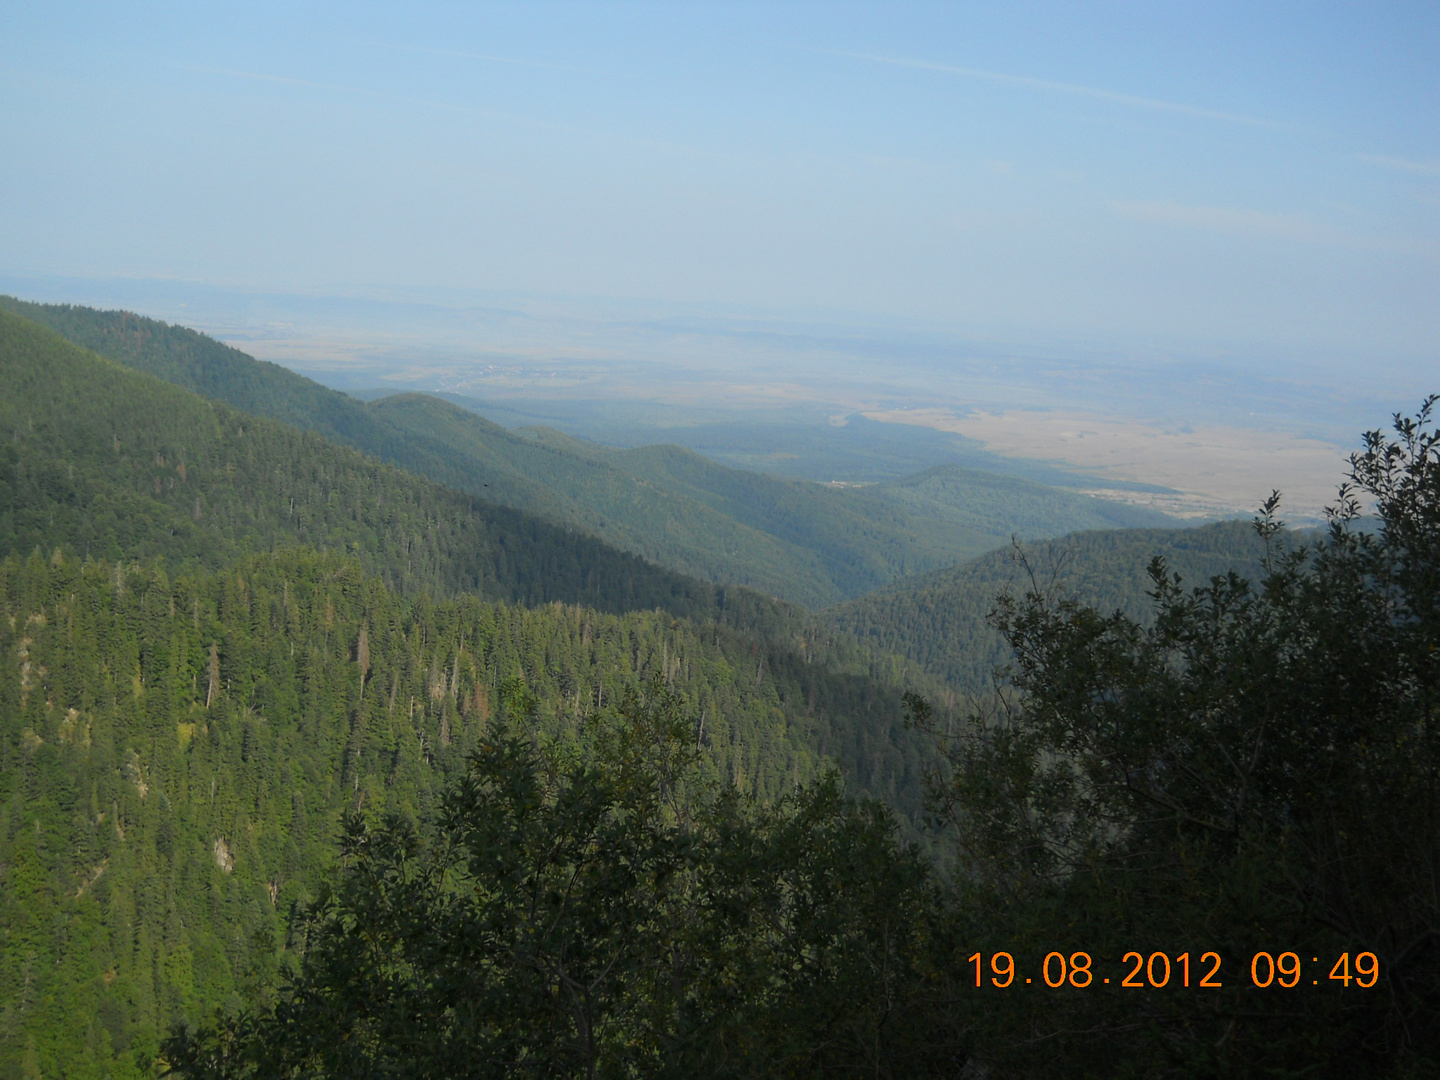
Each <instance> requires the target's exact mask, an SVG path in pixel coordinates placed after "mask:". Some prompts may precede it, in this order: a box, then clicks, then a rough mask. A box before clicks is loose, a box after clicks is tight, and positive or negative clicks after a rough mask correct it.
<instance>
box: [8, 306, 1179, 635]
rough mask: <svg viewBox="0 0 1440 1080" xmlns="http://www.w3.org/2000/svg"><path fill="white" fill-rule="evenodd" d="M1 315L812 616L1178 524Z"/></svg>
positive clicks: (1037, 491) (997, 487) (128, 333)
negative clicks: (872, 593) (838, 477)
mask: <svg viewBox="0 0 1440 1080" xmlns="http://www.w3.org/2000/svg"><path fill="white" fill-rule="evenodd" d="M0 308H4V309H6V310H9V311H11V312H13V313H16V314H19V315H23V316H24V317H26V318H29V319H32V320H34V321H36V322H40V323H43V324H44V325H47V326H49V327H51V328H52V329H53V330H55V331H56V332H57V333H60V334H61V335H63V336H64V337H66V338H67V339H68V340H70V341H72V342H74V343H76V344H79V345H81V346H84V347H85V348H87V349H92V350H94V351H95V352H97V353H99V354H101V355H102V356H106V357H109V358H110V359H113V360H115V361H117V362H119V363H121V364H125V365H127V366H130V367H134V368H137V369H139V370H143V371H147V372H150V373H151V374H154V375H157V376H159V377H160V378H162V379H165V380H166V381H168V382H172V383H175V384H177V385H179V386H183V387H185V388H186V389H189V390H192V391H194V392H196V393H198V394H200V395H202V396H204V397H207V398H212V399H215V400H217V401H221V402H224V403H226V404H228V405H230V406H231V407H232V408H236V409H239V410H241V411H243V412H247V413H251V414H255V415H260V416H266V417H270V418H273V419H277V420H281V421H283V422H285V423H287V424H291V425H294V426H296V427H300V428H303V429H305V430H308V431H314V432H317V433H319V434H321V435H324V436H325V437H326V438H328V439H330V440H332V441H335V442H339V443H341V444H343V445H346V446H350V447H352V448H355V449H359V450H362V451H364V452H365V453H367V454H371V455H373V456H375V457H378V458H379V459H381V460H382V461H386V462H389V463H391V464H394V465H398V466H400V467H402V468H404V469H407V470H409V471H410V472H413V473H418V474H419V475H422V476H426V477H429V478H430V479H432V480H435V481H436V482H438V483H441V484H445V485H448V486H449V487H452V488H454V489H456V490H459V491H465V492H468V493H469V494H471V495H476V496H480V497H482V498H484V499H485V500H486V501H488V502H493V503H499V504H501V505H504V506H509V507H512V508H515V509H519V510H523V511H526V512H529V513H534V514H539V515H542V516H543V517H545V518H548V519H549V520H551V521H554V522H558V523H560V524H563V525H566V526H569V527H572V528H576V529H579V530H581V531H583V532H585V533H588V534H591V535H594V536H599V537H601V538H603V539H605V540H608V541H609V542H610V543H611V544H613V545H615V546H617V547H620V548H622V549H624V550H627V551H630V552H633V553H636V554H639V555H641V556H643V557H645V558H647V559H649V560H652V561H654V562H656V563H658V564H660V565H662V566H666V567H669V568H671V569H674V570H677V571H679V572H681V573H684V574H687V575H692V576H695V577H700V578H703V579H706V580H709V581H714V582H727V583H733V584H740V585H749V586H752V587H754V588H756V589H759V590H762V591H763V592H765V593H768V594H771V595H774V596H780V597H784V598H786V599H790V600H793V601H796V602H799V603H803V604H806V605H808V606H811V607H817V606H822V605H824V604H828V603H833V602H835V601H838V600H842V599H845V598H847V597H853V596H857V595H859V594H861V593H864V592H867V591H869V590H871V589H873V588H876V587H877V586H880V585H883V584H885V583H887V582H889V581H892V580H894V579H896V578H897V577H902V576H905V575H909V574H915V573H920V572H923V571H927V570H932V569H936V568H938V567H941V566H946V565H949V564H951V563H954V562H956V561H958V560H960V559H963V558H966V557H968V556H971V555H975V554H978V553H980V552H983V551H986V550H988V549H990V548H993V547H997V546H1000V545H1003V544H1004V543H1005V542H1007V541H1008V540H1009V538H1010V536H1011V535H1012V534H1015V535H1019V536H1021V537H1022V538H1039V537H1046V536H1057V535H1060V534H1063V533H1068V532H1073V531H1076V530H1080V529H1097V528H1098V529H1104V528H1116V527H1128V526H1142V525H1163V524H1167V523H1169V519H1167V518H1165V516H1164V515H1161V514H1157V513H1154V512H1151V511H1147V510H1143V509H1139V508H1135V507H1128V506H1124V505H1122V504H1119V503H1113V502H1108V501H1106V500H1103V499H1095V498H1089V497H1085V496H1079V495H1075V494H1073V493H1071V492H1067V491H1063V490H1060V489H1058V488H1054V487H1047V486H1046V485H1044V484H1038V483H1034V482H1030V481H1021V480H1015V479H1011V478H1007V479H1003V480H1002V479H999V478H996V477H994V476H991V475H989V474H985V473H979V472H974V471H969V470H965V469H959V468H955V467H953V466H949V467H945V468H942V469H937V470H927V471H926V472H924V473H921V474H919V475H917V476H915V477H911V478H908V479H905V480H901V481H898V482H896V483H893V484H879V485H875V486H872V487H863V488H835V487H829V486H826V485H823V484H816V483H811V482H806V481H799V480H788V479H782V478H778V477H774V476H768V475H765V474H761V473H756V472H750V471H745V470H742V469H734V468H727V467H725V466H722V465H717V464H715V463H714V462H711V461H709V460H707V459H706V458H703V457H701V456H700V455H698V454H695V453H692V452H691V451H688V450H684V449H681V448H680V447H676V446H652V447H642V448H638V449H633V450H613V449H609V448H606V447H602V446H599V445H597V444H594V443H587V442H583V441H581V440H577V439H571V438H568V437H566V436H564V435H561V434H560V433H558V432H554V431H550V430H547V429H530V430H522V431H518V432H511V431H507V430H506V429H504V428H502V427H500V426H499V425H497V424H493V423H490V422H489V421H486V420H484V419H482V418H480V417H479V416H477V415H475V414H474V413H472V412H469V411H467V410H465V409H462V408H459V407H458V406H455V405H452V404H450V403H448V402H445V401H442V400H441V399H439V398H435V397H429V396H426V395H420V394H398V395H394V396H392V397H388V398H382V399H381V400H380V401H377V402H374V403H372V404H369V405H367V404H365V403H363V402H360V401H357V400H355V399H354V398H351V397H348V396H346V395H345V394H341V393H338V392H337V391H334V390H330V389H327V388H326V387H323V386H320V385H319V384H318V383H315V382H312V381H311V380H309V379H306V378H304V377H302V376H300V375H297V374H295V373H293V372H290V371H286V370H285V369H284V368H281V367H278V366H277V365H275V364H269V363H264V362H261V361H257V360H255V359H253V358H251V357H249V356H247V355H246V354H244V353H243V352H240V351H239V350H237V349H234V348H231V347H229V346H227V345H223V344H221V343H220V342H218V341H215V340H214V339H212V338H209V337H206V336H205V335H203V334H199V333H196V332H195V331H193V330H189V329H186V328H185V327H181V326H172V325H168V324H166V323H163V322H159V321H156V320H154V319H147V318H143V317H141V316H138V315H133V314H131V313H129V312H123V311H96V310H94V309H92V308H84V307H72V306H69V305H47V304H32V303H26V302H23V301H19V300H16V299H14V298H11V297H0Z"/></svg>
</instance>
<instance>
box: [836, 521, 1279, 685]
mask: <svg viewBox="0 0 1440 1080" xmlns="http://www.w3.org/2000/svg"><path fill="white" fill-rule="evenodd" d="M1020 550H1021V551H1023V553H1024V562H1023V563H1022V562H1021V561H1020V560H1019V559H1017V558H1016V553H1015V551H1013V550H1002V551H994V552H990V553H989V554H986V555H982V556H980V557H979V558H977V559H972V560H970V561H969V562H965V563H961V564H960V565H958V566H954V567H950V568H948V569H946V570H940V571H937V572H935V573H931V574H925V575H922V576H920V577H918V578H916V579H914V580H911V581H906V582H900V583H897V584H896V585H893V586H891V587H889V588H886V589H882V590H879V591H877V592H874V593H872V594H870V595H869V596H863V597H861V598H860V599H858V600H852V601H850V602H849V603H846V604H840V605H838V606H836V607H833V608H831V609H829V610H828V611H826V612H825V613H824V616H823V617H824V619H825V622H826V624H827V625H828V626H829V627H830V628H831V629H832V630H835V631H837V632H843V633H846V634H852V635H854V636H855V637H856V638H858V639H859V640H860V641H861V642H862V643H864V644H867V645H869V646H870V647H872V648H874V649H876V650H877V651H881V652H885V653H894V654H897V655H899V656H903V657H905V658H906V659H908V660H910V661H912V662H913V663H915V664H917V665H919V666H920V667H921V668H923V669H924V670H925V671H927V672H929V673H930V674H931V675H933V676H935V677H937V678H940V679H943V680H945V681H946V682H947V683H949V684H950V685H951V687H952V688H954V689H956V690H958V691H960V692H962V693H968V694H981V693H984V692H986V691H987V690H988V689H989V687H990V685H991V673H992V672H993V670H994V669H995V667H996V665H997V664H1000V663H1003V662H1004V661H1005V660H1007V659H1008V653H1007V651H1006V649H1005V646H1004V642H1003V641H1002V640H1001V637H1000V635H999V634H998V633H997V632H996V631H995V629H994V628H993V627H992V626H991V625H990V624H989V621H988V615H989V613H990V612H991V611H992V610H994V607H995V600H996V597H997V596H998V595H999V594H1001V593H1002V592H1009V593H1012V594H1014V595H1016V596H1019V595H1020V594H1022V593H1024V592H1026V591H1027V590H1029V589H1031V588H1032V587H1038V588H1039V589H1040V590H1041V591H1042V592H1053V593H1055V594H1057V595H1064V596H1067V597H1069V598H1071V599H1074V600H1076V601H1078V602H1080V603H1083V604H1090V605H1093V606H1095V607H1097V608H1099V609H1101V610H1103V611H1107V612H1108V611H1115V610H1120V611H1124V612H1125V613H1126V614H1127V615H1129V616H1130V617H1132V618H1136V619H1144V618H1146V617H1147V616H1148V615H1149V613H1150V611H1151V609H1152V605H1151V601H1150V598H1149V596H1148V590H1149V589H1150V588H1151V583H1150V579H1149V577H1148V576H1147V574H1146V568H1147V567H1148V566H1149V563H1150V560H1151V559H1152V558H1153V557H1155V556H1156V555H1159V556H1161V557H1162V558H1164V560H1165V562H1166V565H1167V566H1168V567H1169V569H1170V570H1171V572H1173V573H1178V574H1180V575H1181V577H1182V578H1183V579H1184V580H1185V581H1186V582H1188V583H1189V584H1190V585H1203V584H1205V583H1206V582H1208V581H1209V580H1210V578H1211V576H1212V575H1217V574H1224V573H1226V572H1228V571H1229V570H1231V569H1233V570H1235V571H1236V572H1237V573H1239V574H1240V575H1241V576H1243V577H1248V578H1250V579H1251V580H1258V578H1259V577H1260V571H1261V569H1262V566H1261V560H1262V558H1263V557H1264V545H1263V543H1262V542H1261V541H1260V539H1259V538H1258V537H1257V536H1256V534H1255V530H1254V528H1253V527H1252V526H1251V525H1250V524H1249V523H1248V522H1241V521H1227V522H1221V523H1218V524H1215V525H1206V526H1203V527H1201V528H1197V529H1125V530H1109V531H1099V532H1081V533H1075V534H1073V535H1070V536H1065V537H1061V538H1060V539H1058V540H1051V541H1046V542H1043V543H1032V544H1025V545H1022V546H1021V549H1020ZM1027 567H1028V568H1027ZM1032 571H1033V574H1034V577H1033V579H1032V577H1031V572H1032Z"/></svg>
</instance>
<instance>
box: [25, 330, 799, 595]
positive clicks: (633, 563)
mask: <svg viewBox="0 0 1440 1080" xmlns="http://www.w3.org/2000/svg"><path fill="white" fill-rule="evenodd" d="M0 430H4V431H5V432H6V435H7V438H6V440H5V442H4V444H3V445H0V485H3V486H0V554H5V553H9V552H17V553H20V554H28V553H29V552H30V551H31V550H32V549H34V548H37V547H38V548H40V549H42V550H44V551H47V552H48V551H49V550H51V549H52V548H53V547H56V546H62V545H63V546H66V547H68V548H70V549H71V550H73V551H75V552H77V553H78V554H80V555H82V556H87V557H95V558H105V559H139V560H142V561H144V560H149V559H152V558H155V557H157V556H163V557H164V558H166V559H167V561H168V562H169V563H170V565H171V566H172V567H183V566H188V565H199V566H206V567H212V568H213V567H217V566H221V565H224V564H225V563H227V562H229V561H232V560H233V559H234V558H236V557H237V556H239V555H241V554H243V553H246V552H250V551H257V550H258V551H264V550H269V549H271V548H273V547H276V546H283V545H287V544H296V543H300V544H308V545H312V546H315V547H317V548H319V549H321V550H338V551H350V552H354V553H356V554H357V555H358V556H359V557H360V558H361V560H362V561H363V562H364V564H365V566H366V567H367V569H369V570H370V571H371V572H374V573H377V574H379V575H380V576H381V577H383V578H384V579H385V580H386V581H387V582H388V583H389V584H391V585H392V586H394V587H395V588H397V589H399V590H401V591H402V592H414V591H416V590H418V589H430V590H432V591H434V592H436V593H437V594H441V595H448V594H453V593H455V592H459V591H467V592H472V591H473V592H478V593H480V594H481V595H485V596H488V597H493V598H497V599H498V598H503V599H509V600H515V601H519V602H523V603H545V602H549V601H552V600H561V601H565V602H569V603H584V604H588V605H590V606H594V607H597V608H600V609H603V610H610V611H621V610H628V609H635V608H651V607H660V608H664V609H666V610H668V611H671V612H673V613H674V614H676V615H696V616H699V617H701V618H710V617H713V616H715V615H716V614H718V613H719V611H720V607H721V605H723V604H724V603H726V602H727V594H725V593H723V592H719V591H717V590H716V589H715V587H714V586H711V585H708V584H705V583H703V582H699V581H696V580H694V579H691V578H685V577H682V576H681V575H678V574H675V573H673V572H670V571H667V570H663V569H661V568H659V567H656V566H654V565H653V564H650V563H647V562H645V561H644V560H642V559H639V558H637V557H635V556H634V555H630V554H628V553H625V552H621V551H617V550H615V549H614V548H611V547H609V546H607V545H606V544H604V543H603V542H601V541H599V540H596V539H594V538H592V537H588V536H584V535H581V534H578V533H576V532H574V531H571V530H566V529H563V528H560V527H558V526H556V525H553V524H550V523H548V522H546V521H544V520H541V519H538V518H536V517H534V516H532V515H527V514H524V513H521V512H518V511H515V510H511V509H507V508H505V507H500V506H495V505H493V504H487V503H483V502H480V501H478V500H476V499H474V498H472V497H470V496H467V495H463V494H460V493H458V492H454V491H450V490H447V489H445V488H443V487H441V486H439V485H438V484H435V483H431V482H429V481H426V480H423V479H420V478H418V477H415V476H413V475H410V474H407V473H404V472H402V471H401V470H399V469H397V468H395V467H394V466H390V465H385V464H382V463H380V462H378V461H376V460H374V459H373V458H370V457H367V456H365V455H363V454H361V453H359V452H357V451H355V450H352V449H349V448H348V447H344V446H339V445H337V444H335V443H333V442H330V441H328V440H326V439H323V438H321V437H320V436H319V435H316V434H312V433H307V432H303V431H299V430H296V429H295V428H293V427H289V426H287V425H285V424H281V423H277V422H276V421H274V420H267V419H263V418H259V417H253V416H250V415H247V414H244V413H240V412H237V411H235V410H234V409H232V408H229V407H227V406H225V405H222V404H218V403H215V402H209V401H205V400H203V399H201V398H199V397H197V396H195V395H194V394H192V393H190V392H188V391H186V390H182V389H180V388H178V387H176V386H172V385H170V384H168V383H165V382H162V381H160V380H159V379H156V378H154V377H152V376H149V375H145V374H142V373H139V372H135V371H131V370H128V369H126V368H123V367H120V366H119V365H116V364H112V363H110V362H108V361H105V360H103V359H101V358H100V357H97V356H95V355H94V354H93V353H89V352H87V351H85V350H84V349H81V348H78V347H76V346H74V345H72V344H70V343H69V342H66V341H64V340H63V339H61V338H60V337H58V336H56V335H55V334H53V333H51V332H50V331H49V330H46V329H44V328H42V327H40V326H38V325H36V324H34V323H32V322H29V321H27V320H25V319H21V318H18V317H16V316H13V315H10V314H7V313H3V312H0ZM750 599H753V601H754V602H755V603H758V604H760V606H761V607H766V608H768V609H772V610H773V611H775V612H779V611H780V610H781V609H779V608H777V607H776V606H775V605H774V604H773V603H772V602H769V601H761V600H760V599H759V598H750ZM729 600H730V601H732V602H734V603H739V604H741V605H742V606H743V604H744V603H746V602H748V601H747V600H746V599H742V597H741V596H740V594H739V593H738V592H736V591H733V590H732V592H731V593H730V594H729Z"/></svg>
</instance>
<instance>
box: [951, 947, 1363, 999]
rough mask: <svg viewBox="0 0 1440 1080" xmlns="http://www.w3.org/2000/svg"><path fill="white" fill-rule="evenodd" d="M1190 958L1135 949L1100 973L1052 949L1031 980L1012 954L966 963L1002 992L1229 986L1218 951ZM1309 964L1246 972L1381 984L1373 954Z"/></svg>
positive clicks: (1269, 977) (1292, 982) (1280, 960)
mask: <svg viewBox="0 0 1440 1080" xmlns="http://www.w3.org/2000/svg"><path fill="white" fill-rule="evenodd" d="M1191 960H1192V957H1191V954H1190V953H1189V952H1183V953H1178V954H1176V955H1175V956H1173V957H1172V956H1171V955H1170V954H1169V953H1164V952H1152V953H1150V954H1149V955H1148V956H1147V955H1146V954H1144V953H1141V952H1135V951H1131V952H1127V953H1125V955H1124V956H1122V957H1121V958H1120V962H1119V965H1118V966H1117V967H1115V968H1114V969H1113V970H1112V969H1110V968H1109V967H1108V966H1105V965H1104V964H1103V963H1102V967H1103V968H1104V970H1101V969H1099V968H1097V967H1096V965H1095V961H1094V959H1093V958H1092V957H1091V955H1090V954H1089V953H1088V952H1072V953H1070V954H1068V955H1067V954H1065V953H1062V952H1058V951H1052V952H1048V953H1046V954H1045V958H1044V959H1043V960H1042V961H1040V963H1039V965H1038V966H1037V968H1036V969H1034V972H1035V973H1034V974H1032V975H1030V976H1028V977H1024V976H1021V975H1020V974H1019V973H1018V968H1017V966H1016V963H1015V957H1014V955H1012V954H1011V953H1008V952H996V953H991V954H990V962H989V965H988V967H989V970H988V972H987V971H986V970H985V968H986V965H985V955H984V954H983V953H978V952H977V953H975V954H974V955H973V956H971V957H969V958H968V960H967V963H971V964H974V965H975V985H976V986H977V987H981V986H986V985H989V986H993V987H996V988H998V989H1001V990H1004V989H1006V988H1008V987H1010V986H1015V985H1024V984H1036V983H1043V984H1044V985H1046V986H1048V987H1050V988H1051V989H1058V988H1059V987H1062V986H1071V987H1075V988H1076V989H1082V990H1083V989H1084V988H1086V987H1088V986H1095V985H1103V986H1117V987H1126V988H1129V989H1132V990H1140V989H1151V990H1160V989H1163V988H1165V987H1169V986H1174V987H1194V988H1196V989H1201V988H1204V989H1216V990H1218V989H1220V988H1221V987H1223V986H1225V985H1226V984H1225V983H1224V982H1222V981H1221V975H1222V972H1223V970H1224V968H1225V963H1224V961H1223V960H1222V959H1221V957H1220V954H1219V953H1218V952H1214V951H1210V952H1202V953H1200V955H1199V957H1198V959H1195V960H1194V964H1193V966H1192V963H1191ZM1310 962H1311V963H1312V964H1315V965H1318V966H1316V967H1312V968H1310V969H1309V970H1308V971H1307V969H1306V968H1305V965H1304V963H1303V962H1302V961H1301V958H1300V956H1299V954H1297V953H1294V952H1288V951H1287V952H1282V953H1279V954H1278V955H1277V954H1273V953H1269V952H1257V953H1255V954H1254V956H1252V957H1251V958H1250V967H1249V971H1248V972H1247V973H1246V974H1248V975H1249V976H1250V985H1252V986H1256V987H1260V988H1262V989H1263V988H1265V987H1270V986H1281V987H1285V988H1287V989H1288V988H1290V987H1295V986H1299V985H1300V984H1301V982H1302V981H1304V978H1305V976H1306V975H1307V974H1309V975H1313V976H1314V977H1313V978H1311V979H1310V985H1312V986H1320V985H1322V982H1321V972H1322V971H1324V970H1325V965H1326V964H1330V968H1329V971H1328V973H1326V974H1325V975H1324V980H1325V981H1324V983H1323V985H1326V986H1330V985H1333V984H1335V983H1339V984H1340V985H1341V986H1344V987H1349V986H1350V985H1351V984H1352V983H1353V984H1354V985H1355V986H1358V987H1363V988H1367V989H1368V988H1369V987H1372V986H1374V985H1375V984H1376V983H1377V982H1379V980H1380V960H1379V958H1378V957H1376V955H1375V954H1374V953H1373V952H1362V953H1357V954H1355V957H1354V959H1353V961H1352V959H1351V956H1350V954H1349V953H1348V952H1344V953H1341V954H1340V956H1339V958H1338V959H1336V960H1335V961H1334V963H1333V964H1331V963H1330V958H1329V957H1326V958H1325V959H1324V960H1323V961H1322V960H1321V958H1320V957H1318V956H1315V957H1312V958H1311V961H1310ZM1019 978H1023V983H1017V982H1016V980H1017V979H1019ZM1242 978H1243V975H1242Z"/></svg>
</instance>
